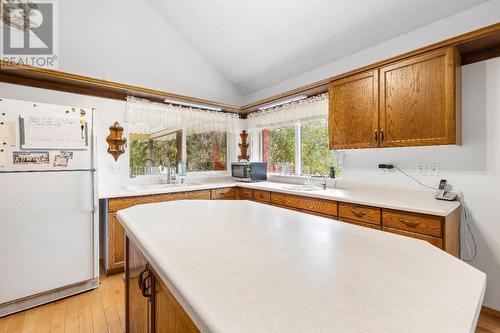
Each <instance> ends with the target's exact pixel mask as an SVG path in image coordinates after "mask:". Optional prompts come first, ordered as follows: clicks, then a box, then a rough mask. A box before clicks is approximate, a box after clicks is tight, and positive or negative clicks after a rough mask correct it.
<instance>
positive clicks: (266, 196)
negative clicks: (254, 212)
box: [253, 190, 271, 203]
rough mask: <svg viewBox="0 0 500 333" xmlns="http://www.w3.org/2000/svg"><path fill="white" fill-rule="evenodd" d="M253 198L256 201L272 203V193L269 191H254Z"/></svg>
mask: <svg viewBox="0 0 500 333" xmlns="http://www.w3.org/2000/svg"><path fill="white" fill-rule="evenodd" d="M253 198H254V200H256V201H260V202H265V203H269V202H271V192H269V191H261V190H254V191H253Z"/></svg>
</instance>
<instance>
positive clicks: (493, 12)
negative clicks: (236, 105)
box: [244, 0, 500, 103]
mask: <svg viewBox="0 0 500 333" xmlns="http://www.w3.org/2000/svg"><path fill="white" fill-rule="evenodd" d="M498 22H500V0H491V1H489V2H486V3H484V4H482V5H479V6H476V7H473V8H471V9H468V10H466V11H463V12H461V13H459V14H456V15H453V16H450V17H448V18H445V19H442V20H440V21H437V22H434V23H432V24H429V25H426V26H424V27H422V28H419V29H417V30H414V31H412V32H409V33H407V34H404V35H401V36H399V37H396V38H393V39H390V40H388V41H386V42H383V43H380V44H377V45H375V46H373V47H370V48H367V49H365V50H362V51H359V52H357V53H354V54H352V55H350V56H347V57H344V58H342V59H339V60H337V61H334V62H331V63H329V64H326V65H324V66H321V67H318V68H316V69H313V70H311V71H309V72H306V73H303V74H301V75H298V76H296V77H293V78H290V79H288V80H285V81H282V82H280V83H278V84H275V85H273V86H271V87H268V88H265V89H262V90H259V91H257V92H255V93H252V94H249V95H246V96H245V97H244V100H245V103H250V102H254V101H256V100H259V99H262V98H265V97H269V96H272V95H275V94H279V93H282V92H284V91H287V90H290V89H294V88H297V87H301V86H303V85H305V84H308V83H312V82H316V81H319V80H322V79H325V78H328V77H331V76H335V75H338V74H342V73H345V72H348V71H350V70H353V69H356V68H360V67H363V66H366V65H369V64H372V63H375V62H377V61H381V60H384V59H388V58H390V57H393V56H397V55H399V54H402V53H405V52H409V51H413V50H415V49H418V48H420V47H424V46H427V45H430V44H433V43H436V42H440V41H442V40H445V39H448V38H451V37H455V36H458V35H461V34H464V33H467V32H469V31H473V30H477V29H480V28H482V27H485V26H488V25H492V24H495V23H498ZM387 24H390V22H387Z"/></svg>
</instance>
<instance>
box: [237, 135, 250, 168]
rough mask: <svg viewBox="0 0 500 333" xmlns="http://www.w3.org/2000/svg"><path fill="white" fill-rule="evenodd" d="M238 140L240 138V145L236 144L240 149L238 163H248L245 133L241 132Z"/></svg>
mask: <svg viewBox="0 0 500 333" xmlns="http://www.w3.org/2000/svg"><path fill="white" fill-rule="evenodd" d="M240 138H241V143H238V147H240V155H238V162H239V161H241V160H244V161H248V159H249V156H248V143H247V138H248V133H247V131H245V130H243V131H242V132H241V133H240Z"/></svg>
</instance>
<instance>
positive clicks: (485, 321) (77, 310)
mask: <svg viewBox="0 0 500 333" xmlns="http://www.w3.org/2000/svg"><path fill="white" fill-rule="evenodd" d="M123 287H124V283H123V280H122V274H115V275H113V276H110V277H106V276H104V275H103V274H101V283H100V287H99V288H98V289H95V290H92V291H89V292H86V293H82V294H79V295H76V296H72V297H68V298H65V299H63V300H60V301H57V302H54V303H50V304H46V305H42V306H39V307H37V308H34V309H30V310H26V311H23V312H19V313H16V314H13V315H11V316H7V317H4V318H0V333H56V332H62V333H101V332H105V333H117V332H120V333H121V332H124V327H125V325H124V324H125V305H124V288H123ZM476 333H500V319H497V318H494V317H491V316H489V315H486V314H481V316H480V318H479V323H478V327H477V330H476Z"/></svg>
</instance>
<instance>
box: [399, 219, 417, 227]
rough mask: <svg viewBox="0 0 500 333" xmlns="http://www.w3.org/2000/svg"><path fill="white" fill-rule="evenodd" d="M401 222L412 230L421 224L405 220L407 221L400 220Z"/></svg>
mask: <svg viewBox="0 0 500 333" xmlns="http://www.w3.org/2000/svg"><path fill="white" fill-rule="evenodd" d="M399 221H401V223H403V224H404V225H406V226H407V227H410V228H416V227H417V226H418V225H419V224H420V222H417V221H411V220H405V219H399Z"/></svg>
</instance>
